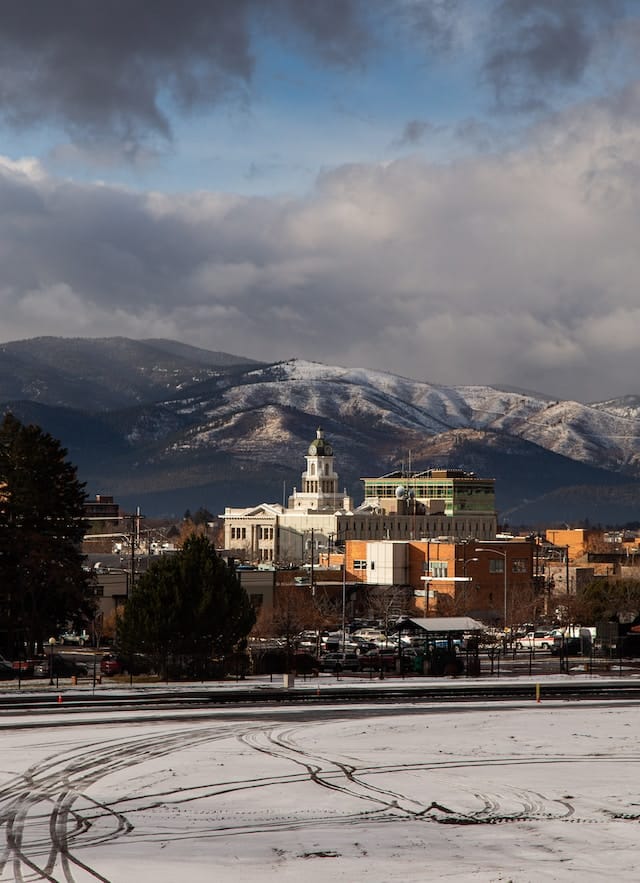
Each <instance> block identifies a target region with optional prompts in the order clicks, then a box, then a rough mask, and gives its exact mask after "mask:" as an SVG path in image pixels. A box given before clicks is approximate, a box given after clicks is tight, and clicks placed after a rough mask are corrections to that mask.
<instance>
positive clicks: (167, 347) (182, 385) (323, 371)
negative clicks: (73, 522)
mask: <svg viewBox="0 0 640 883" xmlns="http://www.w3.org/2000/svg"><path fill="white" fill-rule="evenodd" d="M0 404H1V406H2V410H3V411H6V410H11V411H12V412H13V413H14V414H15V415H16V416H17V417H18V418H19V419H20V420H22V421H23V422H29V423H37V424H38V425H40V426H41V427H42V428H43V429H44V430H46V431H47V432H49V433H51V434H52V435H53V436H54V437H56V438H58V439H60V441H61V442H62V444H63V445H64V447H65V448H67V450H68V454H69V459H70V460H71V461H72V462H73V463H74V464H75V465H76V466H77V467H78V475H79V477H80V479H81V480H83V481H84V482H86V487H87V491H88V493H89V494H90V495H91V496H93V495H94V494H97V493H101V494H110V495H113V496H114V497H115V498H116V500H117V501H118V502H119V503H120V504H121V506H122V507H123V509H125V510H127V511H134V509H135V508H136V507H138V506H139V507H140V509H141V511H142V512H143V513H144V514H146V515H149V516H160V515H170V516H173V517H178V516H180V515H181V514H182V513H183V512H184V511H185V509H186V508H190V509H192V510H193V509H197V508H198V507H200V506H203V507H205V508H207V509H209V510H210V511H211V512H213V513H218V512H222V511H223V510H224V507H225V506H242V505H250V504H252V503H260V502H281V501H282V499H283V498H284V497H286V496H288V495H289V494H290V493H291V489H292V487H293V486H294V485H295V486H299V485H300V475H301V472H302V470H303V468H304V465H305V461H304V454H305V452H306V449H307V446H308V444H309V441H310V440H311V439H313V438H314V437H315V432H316V428H317V427H318V426H319V425H321V426H322V427H323V428H324V430H325V434H326V435H327V437H328V438H330V439H331V441H332V443H333V446H334V451H335V455H336V468H337V470H338V472H339V475H340V478H341V483H342V484H344V486H345V487H346V488H347V490H348V491H349V493H351V495H352V496H354V498H355V499H356V501H357V502H359V501H361V499H362V484H361V482H360V479H361V478H362V477H365V476H376V475H381V474H384V473H386V472H391V471H395V470H399V469H406V470H409V469H411V470H421V469H428V468H432V467H450V468H461V469H465V470H467V471H470V472H475V473H476V474H477V475H478V476H479V477H483V478H495V479H496V496H497V506H498V511H499V517H500V520H501V522H502V523H505V522H507V523H509V524H511V525H527V526H530V527H533V528H535V527H536V526H542V525H543V524H547V525H548V524H550V523H563V522H566V523H569V524H575V523H577V522H581V523H584V522H585V521H587V520H588V521H590V522H591V523H593V524H603V525H604V524H624V523H628V522H632V521H635V520H638V518H639V513H640V397H634V396H625V397H623V398H620V399H614V400H610V401H606V402H594V403H591V404H581V403H578V402H571V401H560V400H556V399H552V398H550V397H548V396H544V395H540V394H537V393H533V392H527V391H523V390H515V389H510V388H508V387H490V386H455V387H448V386H442V385H435V384H429V383H427V382H423V381H418V380H411V379H408V378H404V377H398V376H396V375H392V374H386V373H382V372H378V371H373V370H367V369H354V368H343V367H337V366H330V365H324V364H320V363H316V362H308V361H304V360H301V359H291V360H289V361H285V362H274V363H269V364H265V363H261V362H257V361H254V360H252V359H249V358H245V357H240V356H235V355H230V354H228V353H220V352H213V351H209V350H206V349H200V348H197V347H192V346H188V345H186V344H182V343H179V342H177V341H173V340H159V339H150V340H131V339H128V338H124V337H117V338H96V339H89V338H59V337H43V338H33V339H30V340H22V341H14V342H10V343H4V344H0Z"/></svg>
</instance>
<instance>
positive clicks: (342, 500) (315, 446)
mask: <svg viewBox="0 0 640 883" xmlns="http://www.w3.org/2000/svg"><path fill="white" fill-rule="evenodd" d="M305 459H306V469H305V470H304V472H303V473H302V482H301V490H299V491H298V490H297V489H296V488H294V490H293V493H292V494H291V496H290V497H289V499H288V502H287V507H286V508H285V507H284V506H282V505H280V504H279V503H260V504H259V505H257V506H250V507H249V508H246V509H233V508H226V509H225V511H224V515H222V516H221V518H223V519H224V545H225V549H227V550H228V551H229V553H230V554H231V555H235V557H237V558H239V559H241V560H243V561H247V562H250V563H252V564H260V563H263V564H264V563H269V564H273V565H286V564H289V563H295V564H298V563H301V562H304V561H310V560H311V554H312V550H313V554H314V560H317V555H318V551H319V550H329V551H330V550H331V547H332V545H333V544H334V543H335V541H336V538H337V519H338V516H340V515H345V514H347V513H349V512H352V511H353V501H352V499H351V497H349V496H348V495H347V493H346V491H345V492H344V493H340V492H339V490H338V487H339V485H338V473H337V472H336V470H335V462H334V454H333V447H332V446H331V444H330V443H329V442H328V441H327V440H326V439H325V437H324V432H323V431H322V429H321V428H320V427H319V428H318V430H317V432H316V438H315V439H314V440H313V441H312V442H311V444H310V445H309V448H308V451H307V454H306V455H305Z"/></svg>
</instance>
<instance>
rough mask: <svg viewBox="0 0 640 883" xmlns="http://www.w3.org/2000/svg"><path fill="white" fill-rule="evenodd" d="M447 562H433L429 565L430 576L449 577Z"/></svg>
mask: <svg viewBox="0 0 640 883" xmlns="http://www.w3.org/2000/svg"><path fill="white" fill-rule="evenodd" d="M447 575H448V574H447V562H446V561H431V562H430V563H429V576H435V577H441V578H442V577H444V576H447Z"/></svg>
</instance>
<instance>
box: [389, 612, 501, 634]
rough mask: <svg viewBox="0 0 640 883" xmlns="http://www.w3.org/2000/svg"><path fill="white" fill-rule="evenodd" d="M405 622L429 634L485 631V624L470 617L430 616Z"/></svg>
mask: <svg viewBox="0 0 640 883" xmlns="http://www.w3.org/2000/svg"><path fill="white" fill-rule="evenodd" d="M405 622H407V623H411V624H412V625H414V626H417V627H418V628H421V629H424V631H425V632H429V633H434V632H437V633H442V632H483V631H484V630H485V626H484V625H483V623H481V622H480V621H479V620H477V619H472V618H471V617H470V616H429V617H426V618H425V617H423V618H420V619H407V620H405Z"/></svg>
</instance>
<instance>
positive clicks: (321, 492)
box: [289, 426, 352, 511]
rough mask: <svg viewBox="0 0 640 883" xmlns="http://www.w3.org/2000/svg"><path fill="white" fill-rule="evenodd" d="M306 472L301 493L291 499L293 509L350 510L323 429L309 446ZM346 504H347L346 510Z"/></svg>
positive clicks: (349, 501) (317, 432) (331, 449)
mask: <svg viewBox="0 0 640 883" xmlns="http://www.w3.org/2000/svg"><path fill="white" fill-rule="evenodd" d="M305 459H306V461H307V468H306V469H305V471H304V472H303V473H302V484H301V488H302V489H301V491H299V492H298V491H294V492H293V495H292V496H291V497H289V508H290V509H312V510H322V509H324V510H327V509H330V510H333V511H335V510H336V509H345V508H348V509H350V508H351V506H352V502H351V500H350V499H349V498H347V497H346V494H341V493H340V492H339V490H338V473H337V472H336V471H335V468H334V461H333V447H332V445H331V444H330V443H329V442H328V441H327V440H326V438H325V437H324V432H323V430H322V427H320V426H319V427H318V429H317V430H316V437H315V438H314V440H313V441H312V442H311V444H310V445H309V449H308V451H307V454H306V456H305ZM345 504H347V505H346V506H345Z"/></svg>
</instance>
